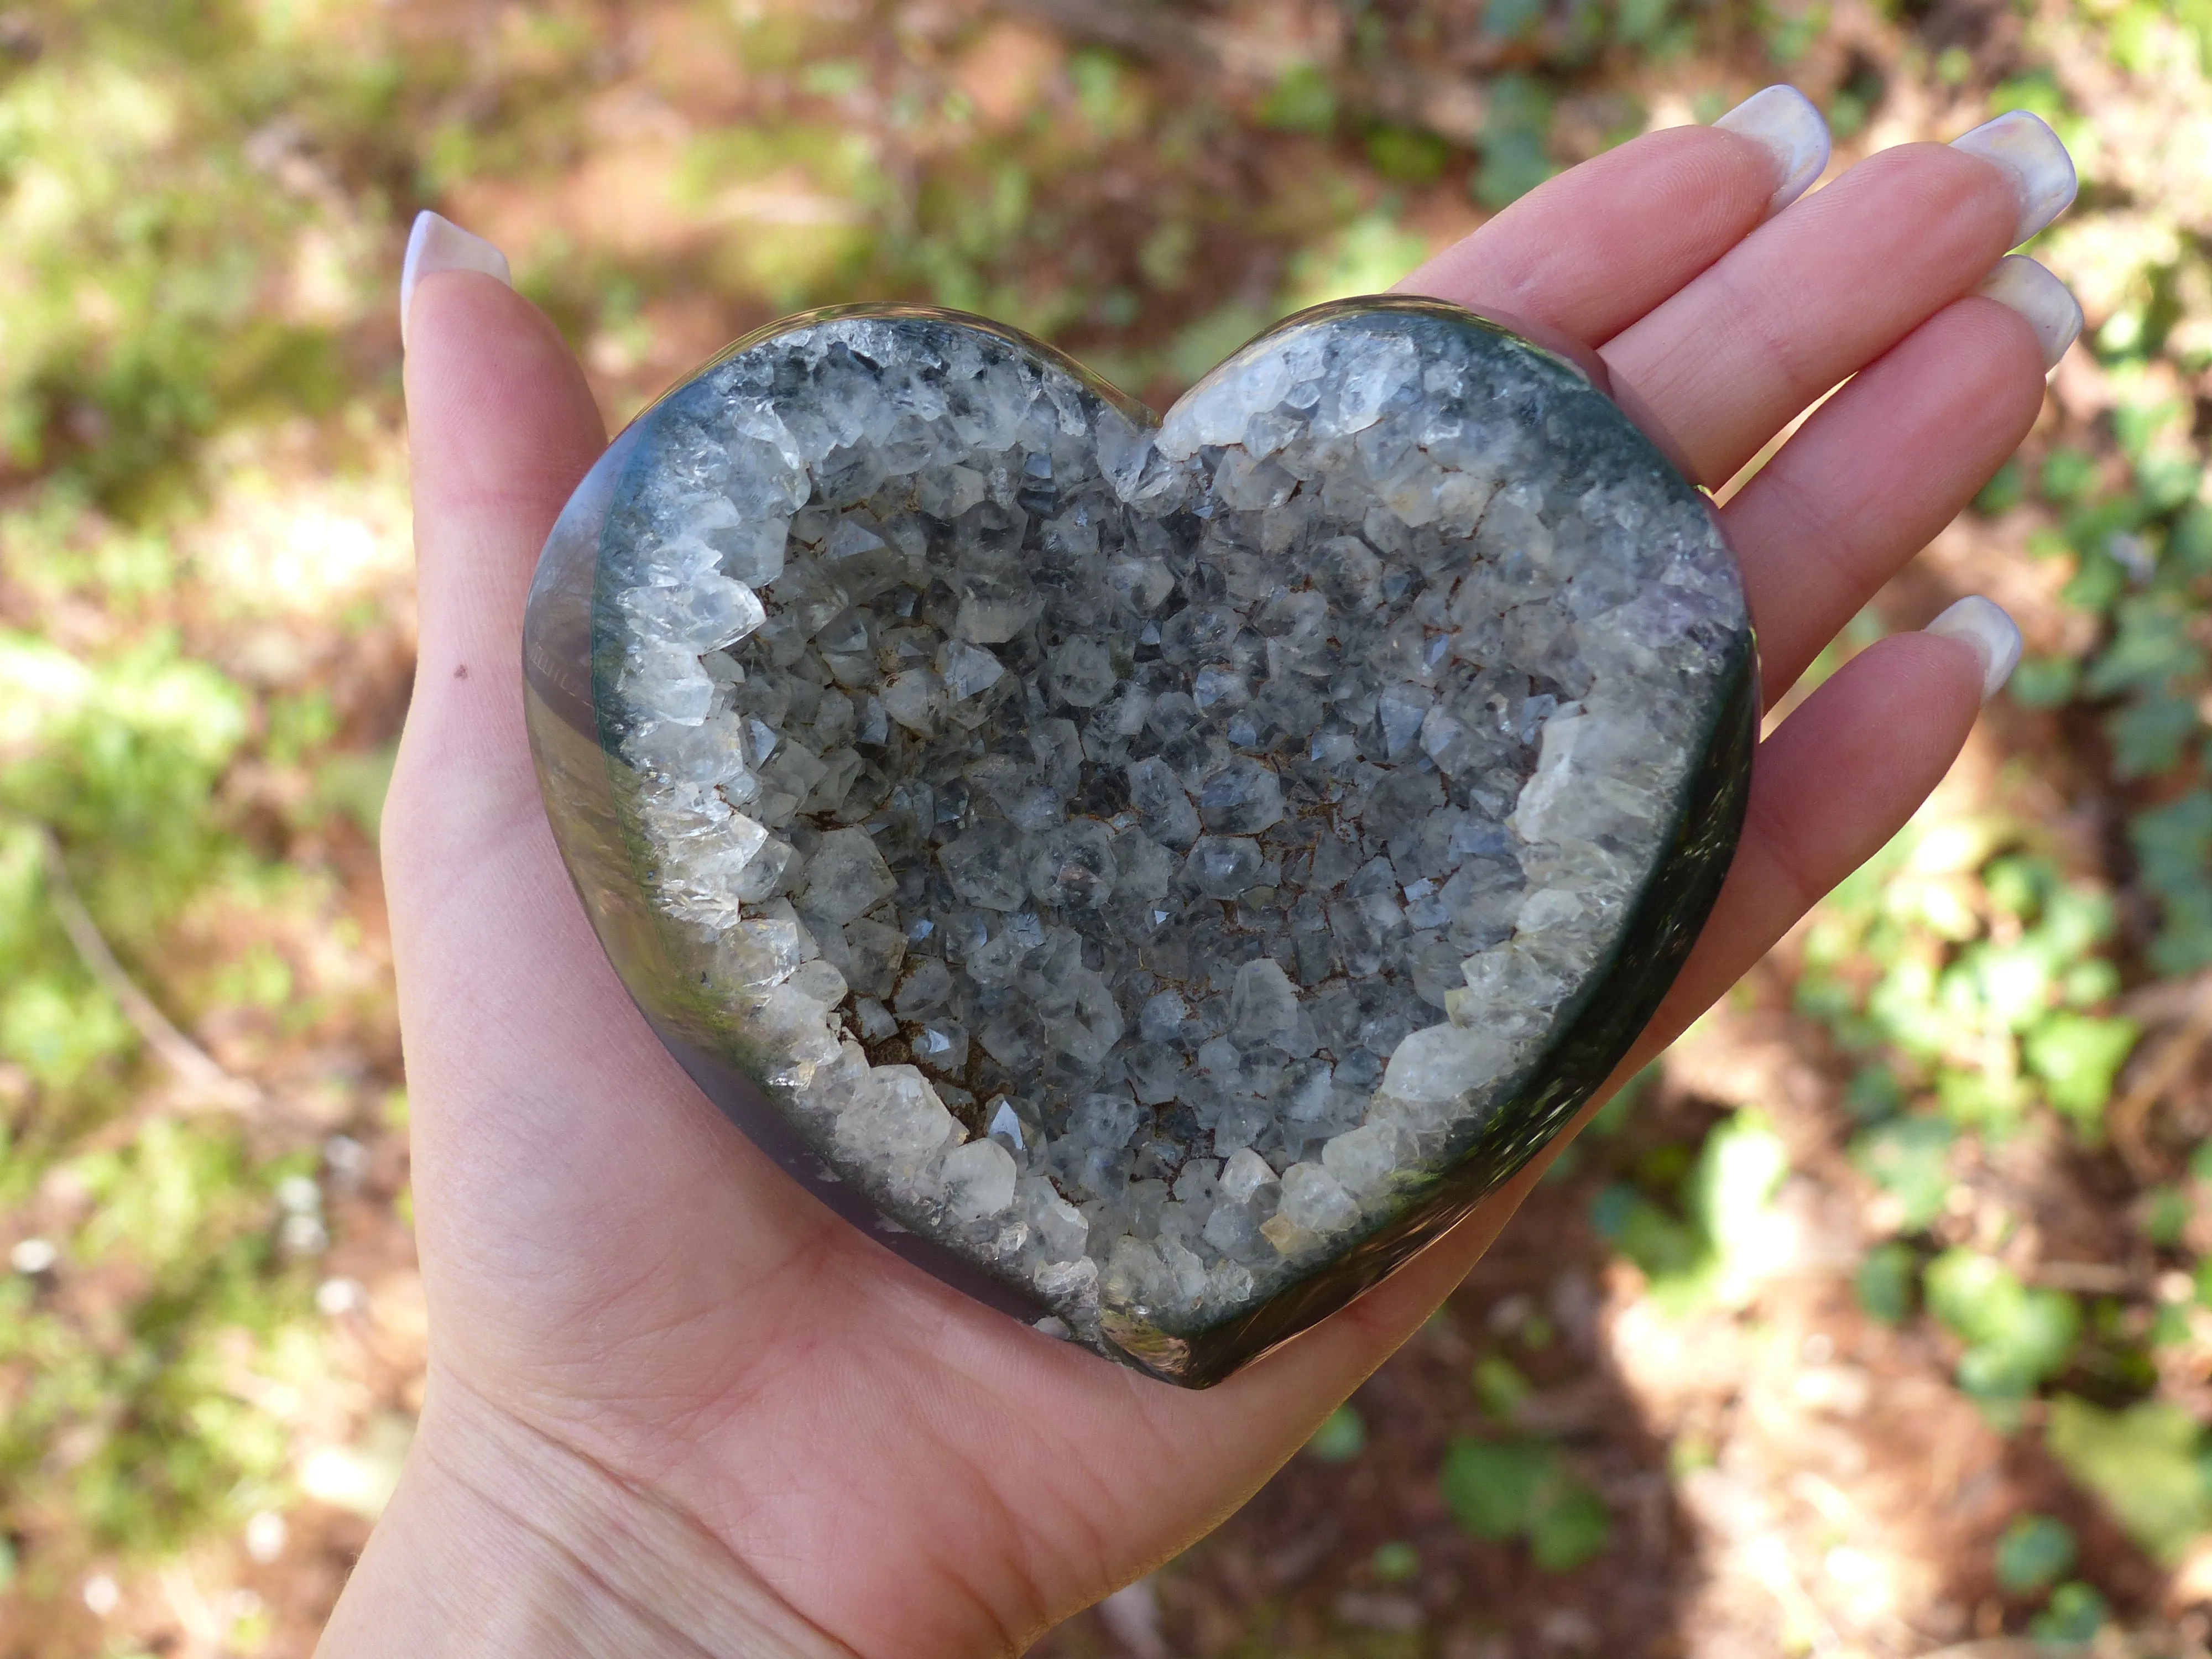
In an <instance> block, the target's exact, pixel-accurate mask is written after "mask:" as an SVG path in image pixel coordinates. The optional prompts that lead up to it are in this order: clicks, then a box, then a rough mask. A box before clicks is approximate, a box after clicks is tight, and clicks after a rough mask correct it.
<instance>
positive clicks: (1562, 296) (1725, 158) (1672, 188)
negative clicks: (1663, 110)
mask: <svg viewBox="0 0 2212 1659" xmlns="http://www.w3.org/2000/svg"><path fill="white" fill-rule="evenodd" d="M1827 159H1828V132H1827V127H1826V125H1825V124H1824V123H1823V122H1822V121H1821V119H1820V112H1819V111H1818V110H1816V109H1814V107H1813V106H1812V104H1811V103H1810V102H1809V101H1808V100H1807V99H1806V98H1805V96H1804V94H1802V93H1799V92H1797V91H1796V90H1795V89H1793V88H1789V87H1770V88H1767V89H1766V90H1765V92H1762V93H1759V94H1756V95H1755V96H1753V97H1752V98H1750V99H1747V100H1745V101H1744V103H1743V104H1741V105H1740V106H1738V107H1737V108H1736V109H1735V110H1732V111H1730V112H1729V114H1728V115H1726V116H1723V117H1722V118H1721V125H1717V126H1711V127H1674V128H1670V129H1668V130H1667V131H1662V132H1653V133H1647V134H1646V135H1644V137H1641V138H1638V139H1635V140H1632V142H1630V143H1626V144H1623V145H1621V146H1620V148H1619V149H1613V150H1608V151H1607V152H1606V153H1605V154H1604V155H1600V156H1598V157H1596V158H1595V160H1593V161H1585V162H1583V164H1582V165H1581V166H1580V167H1572V168H1570V169H1569V170H1568V171H1567V172H1565V173H1561V174H1560V175H1559V177H1558V178H1556V179H1552V180H1551V181H1549V182H1548V183H1547V184H1544V185H1540V186H1538V187H1537V188H1536V189H1535V190H1533V191H1530V192H1529V193H1528V195H1526V196H1524V197H1522V198H1521V199H1520V200H1519V201H1517V202H1516V203H1514V204H1512V205H1511V206H1510V207H1508V208H1507V209H1505V210H1504V211H1503V212H1501V213H1500V214H1498V216H1497V217H1495V218H1494V219H1492V220H1491V221H1490V222H1488V223H1486V224H1485V225H1484V226H1483V227H1482V228H1480V230H1478V231H1476V232H1475V233H1474V234H1472V235H1470V236H1468V237H1467V238H1465V239H1464V240H1462V241H1460V242H1458V243H1457V244H1455V246H1451V247H1449V248H1447V249H1446V250H1445V251H1444V252H1442V253H1439V254H1438V255H1437V256H1436V258H1433V259H1431V260H1430V261H1429V262H1428V263H1427V264H1424V265H1422V266H1421V267H1420V268H1419V270H1416V271H1414V272H1413V274H1412V275H1411V276H1407V278H1406V279H1405V280H1404V281H1402V282H1401V283H1399V284H1398V288H1399V289H1400V290H1401V292H1404V293H1408V294H1429V295H1436V296H1437V297H1438V298H1439V299H1445V300H1449V301H1454V302H1455V303H1456V304H1459V305H1463V306H1466V307H1469V308H1470V309H1473V310H1476V311H1487V310H1494V311H1497V312H1500V313H1507V314H1510V315H1511V316H1514V317H1516V318H1522V319H1527V320H1528V321H1530V322H1533V323H1537V324H1540V325H1544V326H1547V327H1549V328H1553V329H1557V330H1559V331H1561V332H1562V333H1565V334H1566V335H1568V336H1569V337H1571V338H1574V339H1577V340H1581V341H1584V342H1586V343H1589V344H1593V345H1595V343H1598V342H1599V341H1601V340H1604V339H1607V338H1609V337H1612V336H1613V335H1614V334H1616V333H1618V332H1620V331H1621V330H1622V329H1624V328H1626V327H1627V326H1628V325H1629V324H1631V323H1632V322H1633V321H1635V320H1636V319H1637V318H1638V317H1640V316H1642V315H1643V314H1644V313H1645V312H1647V311H1649V310H1650V309H1651V308H1652V307H1654V306H1656V305H1657V304H1659V303H1660V301H1662V300H1664V299H1665V298H1666V297H1667V296H1668V295H1670V294H1672V293H1674V291H1675V290H1676V289H1679V288H1680V287H1681V286H1682V284H1683V283H1686V282H1687V281H1689V280H1690V279H1691V278H1692V276H1696V275H1697V274H1698V273H1699V271H1701V270H1705V268H1706V267H1707V266H1708V265H1710V264H1712V263H1713V261H1714V260H1716V259H1717V258H1720V257H1721V256H1722V254H1723V253H1725V252H1727V251H1728V250H1729V248H1730V247H1732V246H1735V243H1736V242H1738V241H1739V240H1741V238H1742V237H1743V236H1744V235H1745V234H1747V232H1749V231H1750V230H1751V229H1752V228H1753V227H1755V226H1756V225H1758V224H1759V222H1761V221H1762V220H1764V219H1765V218H1766V217H1767V216H1769V215H1770V214H1771V212H1773V211H1775V210H1778V209H1779V208H1780V207H1781V206H1783V205H1784V204H1786V203H1787V202H1788V201H1789V200H1790V199H1791V198H1793V197H1795V196H1796V195H1797V194H1798V193H1799V192H1800V191H1803V190H1804V189H1805V188H1806V186H1808V185H1810V184H1811V183H1812V182H1813V180H1814V179H1816V178H1818V177H1819V176H1820V169H1821V168H1822V167H1825V166H1826V163H1827Z"/></svg>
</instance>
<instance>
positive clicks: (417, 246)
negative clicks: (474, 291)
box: [399, 210, 514, 347]
mask: <svg viewBox="0 0 2212 1659" xmlns="http://www.w3.org/2000/svg"><path fill="white" fill-rule="evenodd" d="M441 270H481V271H482V272H483V273H484V275H485V276H496V277H498V278H499V280H500V281H501V282H502V283H506V284H507V286H508V287H509V288H513V286H514V275H513V272H512V271H510V270H508V269H507V255H505V254H504V253H501V252H500V251H499V250H498V249H497V248H495V247H494V246H492V245H491V244H490V243H489V242H487V241H486V240H484V239H483V237H481V236H477V235H472V234H470V233H469V232H467V231H465V230H463V229H462V228H460V227H459V225H457V224H455V223H454V222H453V221H452V220H451V219H448V218H446V217H444V216H442V215H440V214H435V213H432V212H429V211H428V210H424V211H423V212H421V213H418V214H416V216H415V228H414V229H413V230H411V231H410V232H409V233H408V234H407V262H406V264H403V265H402V266H400V268H399V343H400V344H401V345H402V346H403V347H404V346H405V345H406V343H407V311H408V307H410V305H411V304H412V303H413V301H414V299H415V285H416V283H419V282H421V281H422V279H423V278H424V277H425V276H431V275H433V274H434V273H435V272H437V271H441Z"/></svg>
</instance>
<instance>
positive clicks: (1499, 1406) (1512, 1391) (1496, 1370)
mask: <svg viewBox="0 0 2212 1659" xmlns="http://www.w3.org/2000/svg"><path fill="white" fill-rule="evenodd" d="M1529 1393H1530V1389H1529V1387H1528V1378H1527V1377H1525V1376H1522V1375H1521V1373H1520V1371H1519V1370H1518V1369H1516V1367H1515V1366H1514V1364H1513V1363H1512V1362H1511V1361H1510V1360H1509V1359H1506V1358H1504V1357H1503V1356H1501V1355H1498V1354H1494V1353H1493V1354H1485V1355H1484V1356H1483V1357H1482V1358H1480V1359H1478V1360H1476V1361H1475V1362H1474V1395H1475V1398H1476V1399H1478V1400H1480V1401H1481V1402H1482V1409H1483V1410H1484V1411H1485V1412H1486V1413H1488V1414H1489V1415H1490V1416H1491V1417H1492V1418H1494V1419H1497V1420H1498V1422H1500V1423H1510V1422H1511V1421H1512V1420H1513V1419H1514V1417H1515V1415H1516V1413H1519V1411H1520V1409H1521V1402H1522V1401H1524V1400H1526V1399H1527V1398H1528V1395H1529Z"/></svg>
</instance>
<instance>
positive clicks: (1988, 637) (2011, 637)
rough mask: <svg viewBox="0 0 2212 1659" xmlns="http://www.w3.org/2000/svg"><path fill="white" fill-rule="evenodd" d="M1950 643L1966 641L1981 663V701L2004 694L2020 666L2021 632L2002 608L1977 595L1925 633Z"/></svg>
mask: <svg viewBox="0 0 2212 1659" xmlns="http://www.w3.org/2000/svg"><path fill="white" fill-rule="evenodd" d="M1922 631H1923V633H1929V634H1934V635H1938V636H1940V637H1941V638H1943V639H1947V640H1963V641H1965V642H1966V644H1968V645H1970V646H1972V647H1973V648H1974V654H1975V655H1976V656H1978V657H1979V658H1980V659H1982V701H1983V702H1988V701H1989V700H1990V698H1991V697H1994V696H1996V694H1997V693H1998V692H2000V691H2002V690H2004V683H2005V682H2006V681H2007V680H2008V679H2010V678H2012V671H2013V670H2014V669H2015V668H2017V667H2018V666H2019V665H2020V629H2019V627H2018V626H2017V625H2016V624H2015V623H2014V622H2013V619H2012V618H2011V617H2008V616H2007V615H2006V614H2005V609H2004V607H2003V606H2002V605H1999V604H1997V603H1996V601H1995V600H1994V599H1984V598H1982V596H1981V595H1980V594H1978V593H1975V594H1971V595H1969V596H1968V597H1967V598H1966V599H1960V601H1959V602H1958V603H1957V604H1956V605H1952V606H1951V607H1949V608H1948V610H1946V611H1944V612H1943V614H1942V616H1940V617H1936V620H1935V621H1934V622H1932V623H1929V624H1928V626H1927V627H1926V628H1925V629H1923V630H1922Z"/></svg>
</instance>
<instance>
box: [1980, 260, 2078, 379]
mask: <svg viewBox="0 0 2212 1659" xmlns="http://www.w3.org/2000/svg"><path fill="white" fill-rule="evenodd" d="M1974 292H1975V293H1977V294H1979V295H1984V297H1985V298H1988V299H1991V300H1995V301H1996V302H1997V303H1998V304H1999V305H2001V306H2010V307H2012V308H2013V309H2014V310H2015V311H2017V312H2018V313H2020V314H2021V316H2023V317H2025V318H2027V325H2028V326H2029V327H2030V328H2032V329H2033V330H2034V331H2035V338H2036V343H2038V344H2039V345H2040V346H2041V347H2042V348H2043V366H2044V368H2046V369H2049V368H2054V367H2056V366H2057V362H2058V360H2059V359H2060V358H2061V357H2063V356H2065V355H2066V348H2067V347H2068V346H2070V345H2072V344H2073V343H2074V339H2075V336H2076V335H2078V334H2080V333H2081V301H2079V300H2076V299H2075V297H2074V291H2073V289H2069V288H2068V287H2067V286H2066V284H2065V283H2062V282H2060V281H2059V280H2058V279H2057V277H2056V276H2052V275H2051V273H2050V272H2049V271H2047V270H2045V269H2044V268H2043V267H2042V266H2041V265H2039V264H2036V263H2035V261H2034V260H2033V259H2031V258H2028V257H2027V255H2026V254H2025V253H2008V254H2006V255H2005V257H2004V258H2002V259H2000V260H1998V261H1997V263H1996V269H1994V270H1991V271H1990V274H1989V275H1988V276H1984V277H1983V278H1982V280H1981V281H1980V282H1978V283H1975V284H1974Z"/></svg>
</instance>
